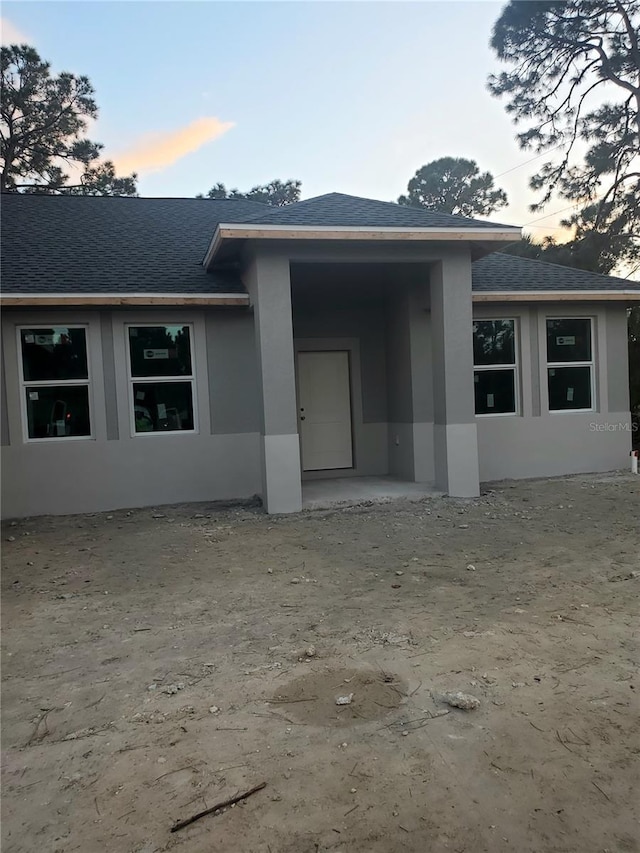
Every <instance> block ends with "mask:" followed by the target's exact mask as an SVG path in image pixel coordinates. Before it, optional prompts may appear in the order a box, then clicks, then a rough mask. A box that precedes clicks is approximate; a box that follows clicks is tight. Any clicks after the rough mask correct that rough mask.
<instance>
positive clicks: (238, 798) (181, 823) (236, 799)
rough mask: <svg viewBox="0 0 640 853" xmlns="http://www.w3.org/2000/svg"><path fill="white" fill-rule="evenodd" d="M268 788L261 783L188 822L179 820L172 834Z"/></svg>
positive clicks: (172, 829) (187, 820)
mask: <svg viewBox="0 0 640 853" xmlns="http://www.w3.org/2000/svg"><path fill="white" fill-rule="evenodd" d="M266 787H267V783H266V782H261V783H260V784H259V785H256V786H255V788H250V789H249V790H248V791H245V792H244V793H243V794H236V795H235V796H234V797H229V799H228V800H223V801H222V802H221V803H217V805H215V806H211V808H210V809H205V810H204V811H203V812H198V814H194V815H193V816H192V817H188V818H187V819H186V820H179V821H178V822H177V823H174V825H173V826H172V827H171V832H177V831H178V830H179V829H184V828H185V826H189V825H190V824H192V823H195V821H197V820H200V818H201V817H206V816H207V815H210V814H215V813H216V812H221V811H222V809H226V808H228V807H229V806H235V804H236V803H239V802H240V801H241V800H246V799H247V797H250V796H251V795H252V794H256V793H257V792H258V791H261V790H262V789H263V788H266Z"/></svg>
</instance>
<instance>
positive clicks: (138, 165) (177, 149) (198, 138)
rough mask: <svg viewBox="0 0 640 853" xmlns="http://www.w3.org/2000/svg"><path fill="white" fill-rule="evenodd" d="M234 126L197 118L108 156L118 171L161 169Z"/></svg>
mask: <svg viewBox="0 0 640 853" xmlns="http://www.w3.org/2000/svg"><path fill="white" fill-rule="evenodd" d="M232 127H234V123H233V122H231V121H220V119H218V118H213V117H210V118H198V119H196V120H195V121H192V122H191V124H188V125H187V126H186V127H182V128H180V129H179V130H172V131H169V132H168V133H152V134H147V135H145V136H143V137H142V138H141V139H139V140H138V141H137V142H136V143H134V144H133V145H131V146H130V147H129V148H127V149H125V150H124V151H121V152H120V153H119V154H116V155H114V156H111V157H109V159H110V160H113V162H114V164H115V166H116V169H117V171H118V174H121V175H122V174H129V173H130V172H137V173H138V174H140V173H143V172H158V171H160V170H162V169H166V168H167V166H172V165H173V164H174V163H175V162H176V161H177V160H180V158H181V157H185V156H186V155H187V154H191V152H192V151H197V150H198V148H202V146H203V145H206V143H207V142H212V141H213V140H214V139H217V138H218V137H219V136H222V135H223V134H224V133H226V132H227V131H228V130H231V128H232Z"/></svg>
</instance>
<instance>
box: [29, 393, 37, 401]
mask: <svg viewBox="0 0 640 853" xmlns="http://www.w3.org/2000/svg"><path fill="white" fill-rule="evenodd" d="M29 399H30V400H37V399H39V398H38V392H37V391H29Z"/></svg>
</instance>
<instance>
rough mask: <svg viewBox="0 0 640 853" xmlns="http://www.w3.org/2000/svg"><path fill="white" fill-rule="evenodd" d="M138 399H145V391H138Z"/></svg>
mask: <svg viewBox="0 0 640 853" xmlns="http://www.w3.org/2000/svg"><path fill="white" fill-rule="evenodd" d="M136 400H144V391H136Z"/></svg>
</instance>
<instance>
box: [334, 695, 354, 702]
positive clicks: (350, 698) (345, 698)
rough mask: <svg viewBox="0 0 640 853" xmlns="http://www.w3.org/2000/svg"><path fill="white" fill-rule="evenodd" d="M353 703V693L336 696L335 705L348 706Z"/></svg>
mask: <svg viewBox="0 0 640 853" xmlns="http://www.w3.org/2000/svg"><path fill="white" fill-rule="evenodd" d="M352 702H353V693H347V695H346V696H336V705H350V704H351V703H352Z"/></svg>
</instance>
